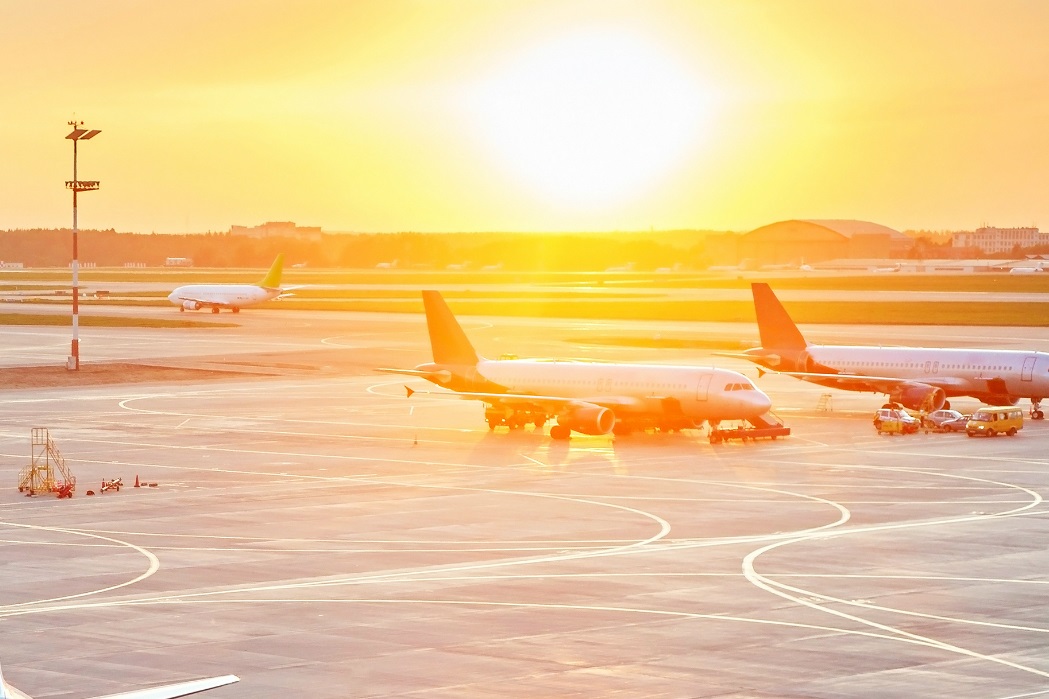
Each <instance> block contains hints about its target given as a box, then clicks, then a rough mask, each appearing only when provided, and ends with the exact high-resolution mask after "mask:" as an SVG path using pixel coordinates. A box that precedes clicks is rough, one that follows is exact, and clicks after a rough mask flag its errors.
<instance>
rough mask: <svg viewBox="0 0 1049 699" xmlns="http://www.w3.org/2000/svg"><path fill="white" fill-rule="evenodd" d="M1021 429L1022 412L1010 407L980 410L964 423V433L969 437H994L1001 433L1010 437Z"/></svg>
mask: <svg viewBox="0 0 1049 699" xmlns="http://www.w3.org/2000/svg"><path fill="white" fill-rule="evenodd" d="M1023 428H1024V411H1023V410H1021V409H1020V408H1017V407H1014V406H1011V405H1003V406H994V407H990V408H980V409H979V410H977V411H976V412H975V413H973V415H972V417H971V418H969V422H967V423H965V433H966V434H967V435H969V436H970V437H975V436H976V435H978V434H982V435H986V436H988V437H994V436H995V435H998V434H1002V433H1005V434H1007V435H1009V436H1010V437H1012V436H1013V435H1014V434H1016V433H1017V432H1019V431H1020V430H1022V429H1023Z"/></svg>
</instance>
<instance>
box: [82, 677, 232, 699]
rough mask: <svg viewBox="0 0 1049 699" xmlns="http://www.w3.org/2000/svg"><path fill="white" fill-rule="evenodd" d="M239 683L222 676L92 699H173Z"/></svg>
mask: <svg viewBox="0 0 1049 699" xmlns="http://www.w3.org/2000/svg"><path fill="white" fill-rule="evenodd" d="M239 681H240V678H239V677H237V676H236V675H223V676H222V677H209V678H207V679H203V680H190V681H189V682H179V683H178V684H169V685H165V686H163V687H154V688H152V689H135V690H132V691H130V692H121V693H120V694H107V695H106V696H104V697H94V698H93V699H175V697H186V696H189V695H190V694H196V693H197V692H204V691H206V690H209V689H214V688H215V687H222V686H224V685H227V684H233V683H234V682H239Z"/></svg>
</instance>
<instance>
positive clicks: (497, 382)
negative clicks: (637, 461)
mask: <svg viewBox="0 0 1049 699" xmlns="http://www.w3.org/2000/svg"><path fill="white" fill-rule="evenodd" d="M426 366H428V367H434V366H435V365H426ZM475 372H476V373H475V374H474V375H473V376H469V375H468V378H467V379H465V380H464V379H462V378H458V380H457V377H462V376H463V375H464V374H463V372H462V371H460V370H457V371H453V372H449V373H447V374H445V375H444V376H443V377H442V378H440V379H438V380H435V381H434V383H437V384H438V385H443V386H447V387H448V388H453V389H454V390H460V391H486V392H489V393H511V394H528V395H537V396H562V397H565V398H574V399H578V400H579V401H581V402H586V403H593V404H597V405H609V406H611V407H612V409H613V410H614V412H615V414H616V418H617V419H618V420H629V419H631V418H638V417H643V416H666V415H672V416H681V417H685V418H687V419H688V420H689V421H690V422H692V423H693V424H699V423H702V422H703V421H704V420H710V421H713V422H717V421H719V420H743V419H747V418H752V417H757V416H760V415H763V414H765V413H766V412H768V411H769V409H770V408H771V407H772V401H771V400H770V399H769V397H768V396H767V395H765V393H764V392H762V391H761V390H759V389H758V388H757V387H755V386H754V384H753V383H752V382H751V381H750V379H748V378H747V377H746V376H744V375H743V374H740V373H738V372H735V371H729V370H726V369H716V368H713V367H693V366H672V365H662V364H613V363H607V364H606V363H599V362H573V361H539V360H525V359H515V360H500V361H491V360H481V361H480V362H478V364H477V365H476V367H475Z"/></svg>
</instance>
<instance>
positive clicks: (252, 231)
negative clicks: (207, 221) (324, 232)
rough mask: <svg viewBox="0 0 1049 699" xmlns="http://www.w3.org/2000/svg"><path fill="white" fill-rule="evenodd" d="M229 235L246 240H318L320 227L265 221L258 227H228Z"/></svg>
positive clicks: (291, 222) (290, 222)
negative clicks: (246, 238)
mask: <svg viewBox="0 0 1049 699" xmlns="http://www.w3.org/2000/svg"><path fill="white" fill-rule="evenodd" d="M229 232H230V235H243V236H247V237H248V238H300V239H306V240H320V238H321V227H320V226H296V225H295V222H294V221H267V222H266V223H263V224H261V225H258V226H250V227H249V226H230V229H229Z"/></svg>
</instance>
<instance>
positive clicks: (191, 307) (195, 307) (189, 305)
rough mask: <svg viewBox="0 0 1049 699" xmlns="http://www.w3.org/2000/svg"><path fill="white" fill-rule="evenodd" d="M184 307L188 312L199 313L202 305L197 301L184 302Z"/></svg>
mask: <svg viewBox="0 0 1049 699" xmlns="http://www.w3.org/2000/svg"><path fill="white" fill-rule="evenodd" d="M182 307H183V308H185V309H186V310H187V311H199V310H200V304H199V303H197V302H196V301H183V302H182Z"/></svg>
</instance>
